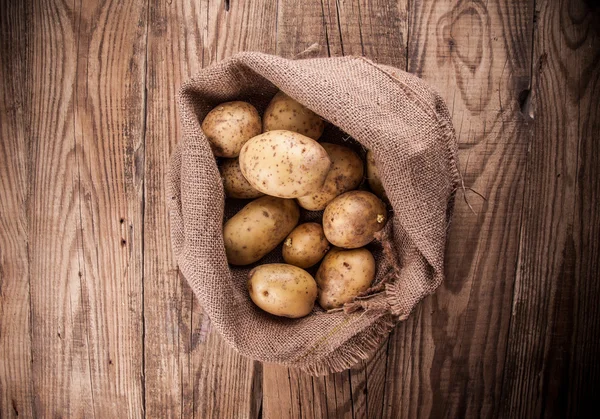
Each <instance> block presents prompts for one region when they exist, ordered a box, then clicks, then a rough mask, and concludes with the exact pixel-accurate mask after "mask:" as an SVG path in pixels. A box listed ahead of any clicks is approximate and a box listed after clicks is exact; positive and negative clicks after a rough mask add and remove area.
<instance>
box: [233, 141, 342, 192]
mask: <svg viewBox="0 0 600 419" xmlns="http://www.w3.org/2000/svg"><path fill="white" fill-rule="evenodd" d="M330 166H331V160H330V159H329V156H328V155H327V151H325V149H324V148H323V147H321V145H320V144H319V143H317V142H316V141H315V140H312V139H310V138H308V137H305V136H304V135H302V134H298V133H297V132H292V131H283V130H278V131H269V132H265V133H264V134H261V135H257V136H256V137H254V138H252V139H251V140H250V141H248V142H247V143H246V144H244V146H243V147H242V151H241V153H240V168H241V169H242V173H243V174H244V177H245V178H246V179H247V180H248V182H249V183H250V185H252V186H253V187H254V188H255V189H257V190H259V191H261V192H263V193H266V194H267V195H271V196H278V197H280V198H298V197H300V196H305V195H308V194H311V193H313V192H315V191H317V190H319V189H320V188H321V186H323V183H324V182H325V178H326V177H327V172H328V171H329V167H330Z"/></svg>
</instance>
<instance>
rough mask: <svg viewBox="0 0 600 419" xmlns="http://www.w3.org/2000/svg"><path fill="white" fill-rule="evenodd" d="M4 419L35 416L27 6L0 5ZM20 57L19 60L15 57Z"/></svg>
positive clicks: (0, 376)
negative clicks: (29, 191)
mask: <svg viewBox="0 0 600 419" xmlns="http://www.w3.org/2000/svg"><path fill="white" fill-rule="evenodd" d="M0 9H1V10H3V13H2V14H0V191H1V192H0V194H1V195H2V197H1V198H0V354H2V355H1V356H0V417H5V418H12V417H17V416H19V415H21V416H25V417H32V416H34V410H33V397H34V394H33V389H32V386H31V362H32V355H31V327H30V326H31V317H30V307H31V298H30V295H29V261H28V243H27V231H28V223H27V191H28V183H29V170H28V169H29V142H28V138H29V134H28V132H29V128H28V124H27V116H28V115H27V108H28V106H29V98H28V96H27V92H28V90H27V89H25V88H24V86H27V85H28V81H29V80H28V78H29V75H30V73H29V72H28V66H29V55H28V51H27V44H28V42H29V35H30V31H29V30H28V29H27V28H28V25H27V21H28V19H30V17H31V9H30V7H29V5H28V4H27V3H17V4H4V2H2V3H1V4H0ZM14 57H19V59H15V58H14Z"/></svg>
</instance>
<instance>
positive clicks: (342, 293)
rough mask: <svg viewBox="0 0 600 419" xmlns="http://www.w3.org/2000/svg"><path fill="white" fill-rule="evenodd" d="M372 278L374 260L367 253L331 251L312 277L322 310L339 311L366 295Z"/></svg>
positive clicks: (369, 253)
mask: <svg viewBox="0 0 600 419" xmlns="http://www.w3.org/2000/svg"><path fill="white" fill-rule="evenodd" d="M374 278H375V259H374V258H373V255H372V254H371V252H369V251H368V250H367V249H364V248H362V249H353V250H341V249H337V248H335V249H332V250H331V251H330V252H329V253H327V255H326V256H325V258H324V259H323V262H322V263H321V266H319V270H318V271H317V275H316V277H315V279H316V280H317V285H318V287H319V305H320V306H321V307H323V308H324V309H325V310H329V309H332V308H338V307H341V306H343V305H344V304H345V303H349V302H350V301H352V300H353V299H354V297H356V296H357V295H358V294H360V293H361V292H363V291H366V290H367V289H368V288H369V287H370V286H371V284H372V283H373V279H374Z"/></svg>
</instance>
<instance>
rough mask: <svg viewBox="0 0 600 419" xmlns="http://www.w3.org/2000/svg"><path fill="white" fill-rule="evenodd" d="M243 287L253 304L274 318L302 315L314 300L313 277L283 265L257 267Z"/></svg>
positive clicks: (314, 286) (309, 309)
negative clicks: (246, 288) (246, 287)
mask: <svg viewBox="0 0 600 419" xmlns="http://www.w3.org/2000/svg"><path fill="white" fill-rule="evenodd" d="M247 285H248V292H249V294H250V298H251V299H252V301H254V304H256V305H257V306H259V307H260V308H262V309H263V310H264V311H266V312H268V313H271V314H274V315H276V316H283V317H291V318H293V319H295V318H298V317H303V316H306V315H307V314H309V313H310V312H311V311H312V309H313V306H314V305H315V299H316V298H317V284H316V282H315V280H314V278H313V277H312V276H311V275H310V274H309V273H308V272H306V271H305V270H304V269H300V268H298V267H296V266H292V265H286V264H285V263H270V264H266V265H260V266H257V267H256V268H254V269H252V270H251V271H250V273H249V274H248V284H247Z"/></svg>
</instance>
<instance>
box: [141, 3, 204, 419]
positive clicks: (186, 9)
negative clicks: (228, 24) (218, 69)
mask: <svg viewBox="0 0 600 419" xmlns="http://www.w3.org/2000/svg"><path fill="white" fill-rule="evenodd" d="M206 22H207V12H206V3H204V2H203V3H198V2H191V1H183V2H181V1H178V2H171V3H167V2H151V3H150V6H149V11H148V35H147V36H148V39H147V51H146V64H145V66H146V68H145V77H146V79H145V80H146V130H145V144H144V146H145V161H144V169H143V170H144V172H145V176H144V180H145V184H144V201H145V206H144V313H143V316H144V329H145V335H144V355H145V366H144V367H145V368H144V373H145V395H146V405H145V408H146V411H145V413H146V417H150V418H151V417H157V418H158V417H161V418H162V417H164V418H167V417H177V418H179V417H193V415H194V402H195V399H194V395H195V389H194V381H195V379H194V376H195V374H197V373H198V371H196V370H195V369H194V363H201V362H202V360H203V355H204V344H205V340H206V333H205V331H204V330H202V326H203V325H204V326H205V327H206V326H207V325H208V323H207V321H206V316H204V314H203V313H202V309H201V308H200V307H199V305H198V304H197V303H196V304H195V301H194V297H193V294H192V291H191V290H190V288H189V286H188V285H187V283H186V282H185V280H184V279H183V278H182V277H181V276H180V275H179V273H178V270H177V264H176V262H175V260H174V257H173V253H172V250H171V242H170V230H169V220H168V212H167V208H166V196H165V179H166V176H167V166H168V162H169V157H170V155H171V153H172V151H173V148H174V146H175V144H176V143H177V142H178V141H179V137H180V135H181V133H180V130H179V123H178V120H177V115H178V114H177V105H176V103H177V98H176V95H177V90H178V89H179V87H180V86H181V83H182V82H183V80H185V78H186V77H188V76H189V75H191V74H192V73H194V72H196V71H198V70H199V69H200V68H201V67H202V42H203V39H204V33H205V31H206ZM199 417H202V416H199Z"/></svg>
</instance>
